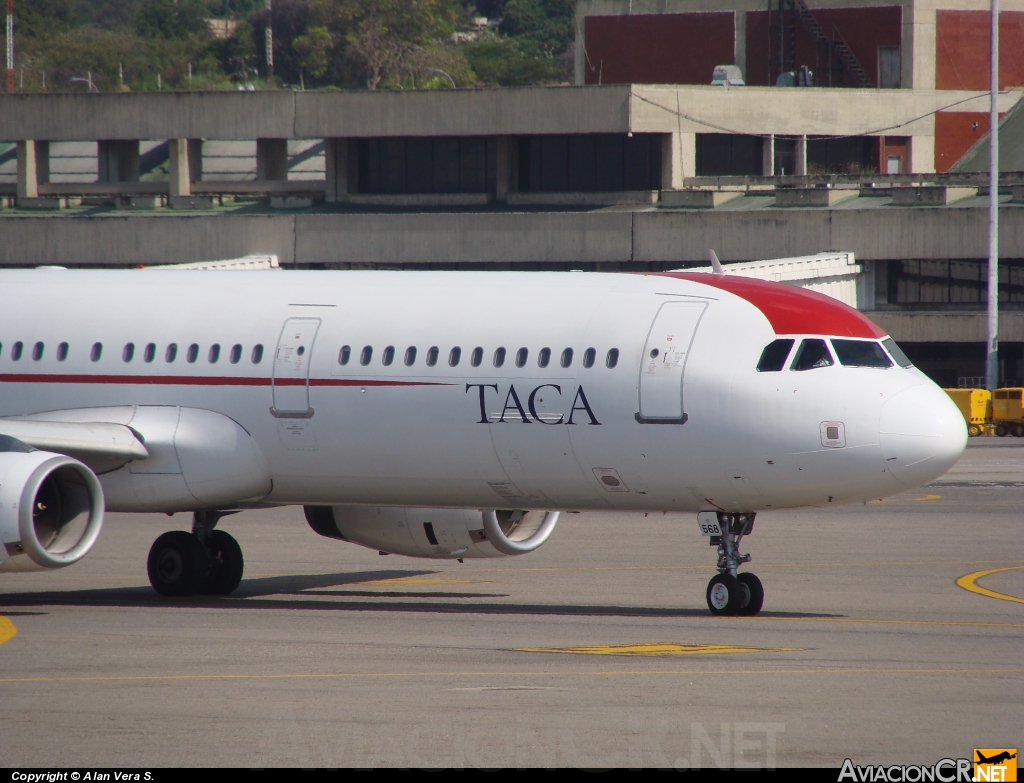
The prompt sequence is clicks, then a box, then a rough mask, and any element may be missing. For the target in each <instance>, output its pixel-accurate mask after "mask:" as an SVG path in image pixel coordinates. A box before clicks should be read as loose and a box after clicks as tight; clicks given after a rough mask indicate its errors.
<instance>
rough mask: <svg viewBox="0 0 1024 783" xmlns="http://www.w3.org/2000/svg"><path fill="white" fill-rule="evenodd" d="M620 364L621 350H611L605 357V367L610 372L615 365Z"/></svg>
mask: <svg viewBox="0 0 1024 783" xmlns="http://www.w3.org/2000/svg"><path fill="white" fill-rule="evenodd" d="M618 363H619V349H618V348H611V349H609V351H608V354H607V356H605V357H604V366H605V367H607V368H608V369H609V370H611V369H613V368H614V367H615V365H617V364H618Z"/></svg>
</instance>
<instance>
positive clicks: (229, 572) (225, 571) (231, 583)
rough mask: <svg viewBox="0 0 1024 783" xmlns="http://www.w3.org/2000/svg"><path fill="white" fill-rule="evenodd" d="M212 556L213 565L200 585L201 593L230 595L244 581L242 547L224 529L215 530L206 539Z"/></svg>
mask: <svg viewBox="0 0 1024 783" xmlns="http://www.w3.org/2000/svg"><path fill="white" fill-rule="evenodd" d="M206 546H207V548H208V550H209V554H210V555H211V557H212V561H213V563H212V566H211V568H210V572H209V573H208V574H207V575H206V578H205V579H203V580H202V583H201V584H200V586H199V590H198V591H197V592H199V594H200V595H229V594H230V593H233V592H234V591H235V588H237V587H238V585H239V583H240V582H241V581H242V571H243V570H244V568H245V561H244V559H243V558H242V548H241V547H240V546H239V545H238V542H237V541H235V539H234V538H232V536H231V535H229V534H228V533H225V532H224V531H223V530H214V531H213V532H211V533H210V535H209V538H207V540H206Z"/></svg>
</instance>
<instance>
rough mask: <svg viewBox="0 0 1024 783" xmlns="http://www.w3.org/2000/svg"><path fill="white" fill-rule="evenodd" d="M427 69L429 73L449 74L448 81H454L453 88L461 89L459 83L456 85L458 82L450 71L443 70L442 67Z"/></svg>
mask: <svg viewBox="0 0 1024 783" xmlns="http://www.w3.org/2000/svg"><path fill="white" fill-rule="evenodd" d="M427 71H428V72H429V73H440V74H444V75H445V76H447V77H448V81H450V82H451V83H452V89H453V90H457V89H459V88H458V85H456V84H455V80H454V79H453V78H452V77H451V74H450V73H448V72H447V71H442V70H441V69H440V68H427Z"/></svg>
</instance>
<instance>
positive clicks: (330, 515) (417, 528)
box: [305, 506, 558, 560]
mask: <svg viewBox="0 0 1024 783" xmlns="http://www.w3.org/2000/svg"><path fill="white" fill-rule="evenodd" d="M305 512H306V521H307V522H309V526H310V527H311V528H313V530H315V531H316V532H317V533H319V534H320V535H322V536H326V537H327V538H336V539H339V540H341V541H351V542H352V543H353V544H359V545H360V546H365V547H368V548H369V549H376V550H378V551H380V552H388V553H391V554H396V555H408V556H409V557H430V558H435V559H448V560H452V559H456V558H465V557H505V556H507V555H521V554H524V553H526V552H532V551H533V550H534V549H536V548H537V547H539V546H540V545H541V544H543V543H544V542H545V541H547V540H548V538H549V537H550V535H551V533H552V531H553V530H554V529H555V525H556V524H557V523H558V512H557V511H473V510H469V509H451V508H448V509H439V508H390V507H371V506H306V507H305Z"/></svg>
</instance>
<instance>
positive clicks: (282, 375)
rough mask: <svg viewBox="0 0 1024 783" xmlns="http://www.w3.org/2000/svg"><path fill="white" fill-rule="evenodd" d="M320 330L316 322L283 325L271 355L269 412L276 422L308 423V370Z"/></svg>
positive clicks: (305, 320)
mask: <svg viewBox="0 0 1024 783" xmlns="http://www.w3.org/2000/svg"><path fill="white" fill-rule="evenodd" d="M319 328H320V319H319V318H289V319H288V320H287V321H285V322H284V328H283V329H282V330H281V337H280V338H279V339H278V341H277V352H276V353H275V354H274V376H273V381H272V385H273V394H274V404H273V407H271V409H270V412H271V413H272V414H274V415H275V416H277V417H278V418H285V419H308V418H309V417H311V416H312V415H313V409H312V408H310V407H309V366H310V362H311V361H312V358H313V343H314V342H315V341H316V333H317V330H318V329H319Z"/></svg>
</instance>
